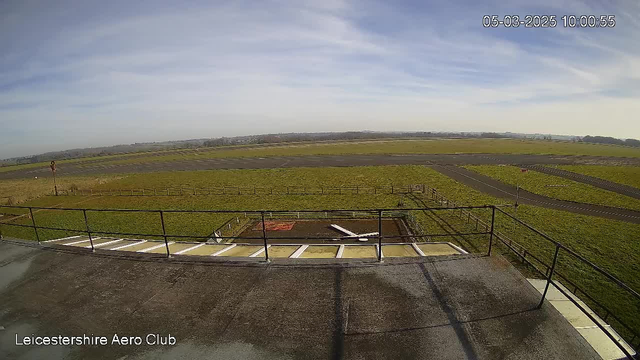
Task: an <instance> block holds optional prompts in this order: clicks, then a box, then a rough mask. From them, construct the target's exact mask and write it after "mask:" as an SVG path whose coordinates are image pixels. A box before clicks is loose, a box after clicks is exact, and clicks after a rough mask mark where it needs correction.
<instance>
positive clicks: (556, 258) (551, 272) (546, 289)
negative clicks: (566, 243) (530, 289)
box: [538, 244, 560, 309]
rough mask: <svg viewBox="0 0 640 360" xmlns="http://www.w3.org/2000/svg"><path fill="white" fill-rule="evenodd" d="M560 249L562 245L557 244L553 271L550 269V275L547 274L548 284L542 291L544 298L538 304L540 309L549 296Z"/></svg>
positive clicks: (552, 265) (552, 266)
mask: <svg viewBox="0 0 640 360" xmlns="http://www.w3.org/2000/svg"><path fill="white" fill-rule="evenodd" d="M559 251H560V245H558V244H556V252H555V254H554V255H553V263H552V264H551V271H549V276H547V285H545V287H544V292H543V293H542V299H540V304H538V309H540V308H541V307H542V304H544V298H545V297H546V296H547V291H548V290H549V285H550V284H551V278H553V272H554V271H555V269H556V262H558V252H559Z"/></svg>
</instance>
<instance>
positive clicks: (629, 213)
mask: <svg viewBox="0 0 640 360" xmlns="http://www.w3.org/2000/svg"><path fill="white" fill-rule="evenodd" d="M431 168H432V169H434V170H436V171H438V172H439V173H441V174H443V175H446V176H449V177H450V178H452V179H454V180H456V181H458V182H460V183H462V184H464V185H467V186H469V187H471V188H473V189H475V190H477V191H481V192H483V193H485V194H488V195H491V196H495V197H498V198H504V199H508V200H511V201H512V202H515V199H516V192H517V189H516V187H515V186H513V185H509V184H505V183H503V182H501V181H498V180H495V179H493V178H491V177H489V176H486V175H482V174H478V173H476V172H474V171H471V170H467V169H465V168H461V167H457V166H438V165H436V166H431ZM519 203H520V204H527V205H535V206H541V207H545V208H548V209H554V210H563V211H568V212H572V213H576V214H582V215H590V216H597V217H601V218H606V219H614V220H620V221H626V222H630V223H634V224H640V211H636V210H630V209H622V208H615V207H609V206H603V205H594V204H585V203H579V202H572V201H565V200H558V199H554V198H550V197H547V196H543V195H538V194H534V193H531V192H529V191H526V190H523V189H520V196H519Z"/></svg>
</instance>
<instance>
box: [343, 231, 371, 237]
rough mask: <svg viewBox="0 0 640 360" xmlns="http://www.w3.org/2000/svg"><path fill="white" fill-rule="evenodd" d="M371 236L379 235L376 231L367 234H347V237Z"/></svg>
mask: <svg viewBox="0 0 640 360" xmlns="http://www.w3.org/2000/svg"><path fill="white" fill-rule="evenodd" d="M371 236H378V233H377V232H374V233H366V234H353V235H349V236H345V237H346V238H354V237H362V238H364V237H371Z"/></svg>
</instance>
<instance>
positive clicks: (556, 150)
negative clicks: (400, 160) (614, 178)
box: [102, 139, 640, 165]
mask: <svg viewBox="0 0 640 360" xmlns="http://www.w3.org/2000/svg"><path fill="white" fill-rule="evenodd" d="M455 153H488V154H558V155H600V156H622V157H640V149H635V148H630V147H623V146H607V145H596V144H585V143H571V142H560V141H540V140H514V139H451V140H446V139H443V140H389V141H361V142H349V143H320V144H317V143H311V144H295V145H291V144H288V145H272V146H265V147H260V148H236V149H225V148H219V149H210V150H209V149H202V150H200V151H193V152H191V153H181V154H175V155H174V154H168V155H159V156H148V157H135V158H130V159H120V160H112V161H106V162H103V163H102V164H104V165H115V164H138V163H146V162H161V161H176V160H195V159H209V158H225V157H260V156H294V155H344V154H455Z"/></svg>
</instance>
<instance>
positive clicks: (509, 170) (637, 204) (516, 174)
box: [465, 165, 640, 210]
mask: <svg viewBox="0 0 640 360" xmlns="http://www.w3.org/2000/svg"><path fill="white" fill-rule="evenodd" d="M465 168H467V169H469V170H473V171H475V172H477V173H480V174H483V175H487V176H489V177H492V178H494V179H496V180H500V181H501V182H503V183H506V184H510V185H513V186H517V184H520V188H521V189H524V190H527V191H530V192H532V193H535V194H539V195H544V196H548V197H552V198H555V199H560V200H568V201H577V202H582V203H588V204H597V205H605V206H613V207H620V208H628V209H634V210H640V201H639V200H638V199H635V198H632V197H629V196H625V195H621V194H618V193H615V192H612V191H608V190H604V189H600V188H597V187H595V186H591V185H587V184H583V183H580V182H577V181H573V180H569V179H565V178H562V177H559V176H554V175H547V174H543V173H539V172H536V171H528V172H526V173H522V172H521V171H520V168H518V167H515V166H494V165H479V166H465ZM548 185H562V186H548Z"/></svg>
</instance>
